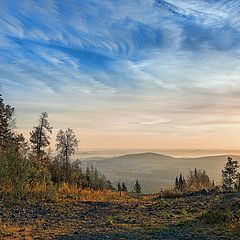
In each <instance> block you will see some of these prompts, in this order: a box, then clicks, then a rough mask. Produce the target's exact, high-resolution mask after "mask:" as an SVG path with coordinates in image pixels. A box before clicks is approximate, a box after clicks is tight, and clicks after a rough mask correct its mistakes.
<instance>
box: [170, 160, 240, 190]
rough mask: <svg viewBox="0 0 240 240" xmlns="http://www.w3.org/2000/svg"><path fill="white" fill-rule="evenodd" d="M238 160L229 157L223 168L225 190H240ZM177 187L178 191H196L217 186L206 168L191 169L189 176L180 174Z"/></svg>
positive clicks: (223, 188)
mask: <svg viewBox="0 0 240 240" xmlns="http://www.w3.org/2000/svg"><path fill="white" fill-rule="evenodd" d="M238 168H239V165H238V161H236V160H233V159H232V158H231V157H228V160H227V162H226V164H225V166H224V169H223V170H222V185H221V188H222V190H223V191H224V192H234V191H240V173H239V172H238ZM174 187H175V189H176V190H177V191H181V192H183V191H194V190H201V189H204V188H205V189H210V188H213V187H215V182H214V180H213V181H211V180H210V178H209V176H208V175H207V173H206V171H205V170H201V169H197V168H195V169H194V170H190V171H189V174H188V176H187V178H186V179H185V177H184V176H183V175H182V174H180V175H179V176H177V177H176V179H175V185H174Z"/></svg>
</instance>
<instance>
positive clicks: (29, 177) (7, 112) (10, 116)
mask: <svg viewBox="0 0 240 240" xmlns="http://www.w3.org/2000/svg"><path fill="white" fill-rule="evenodd" d="M14 111H15V109H14V108H13V107H11V106H10V105H8V104H5V103H4V101H3V98H2V96H1V95H0V193H1V195H2V196H3V197H4V195H9V194H12V195H13V196H14V197H20V198H22V197H26V195H27V194H29V193H31V190H32V189H34V187H36V186H43V190H44V191H45V192H48V191H49V190H51V191H53V187H54V186H60V185H61V184H62V183H68V184H70V185H77V186H78V187H81V188H90V189H94V190H103V189H109V190H114V187H113V186H112V184H111V182H110V180H108V179H106V177H105V176H104V175H103V174H101V173H100V172H99V171H98V170H97V169H96V168H93V167H90V168H89V167H88V168H87V169H86V171H85V172H84V171H83V170H82V168H81V164H80V162H79V161H72V157H73V155H74V153H75V152H76V150H77V149H78V144H79V141H78V140H77V138H76V135H75V133H74V131H73V130H72V129H71V128H67V129H66V130H62V129H60V130H59V131H58V133H57V136H56V155H55V156H53V154H52V153H51V151H50V148H49V146H50V139H51V134H52V129H53V128H52V126H51V125H50V123H49V121H48V114H47V113H46V112H43V113H41V114H40V116H39V119H38V123H37V125H36V126H34V127H33V130H32V131H31V132H30V138H29V142H28V141H27V140H26V139H25V138H24V136H23V134H18V133H16V132H15V118H14Z"/></svg>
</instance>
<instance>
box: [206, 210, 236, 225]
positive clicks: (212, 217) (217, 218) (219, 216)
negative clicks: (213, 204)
mask: <svg viewBox="0 0 240 240" xmlns="http://www.w3.org/2000/svg"><path fill="white" fill-rule="evenodd" d="M201 218H202V219H203V220H204V221H205V222H206V223H208V224H227V223H230V222H231V221H232V220H233V218H234V215H233V213H232V212H231V211H230V209H225V210H223V209H214V210H210V211H208V212H205V213H203V214H202V216H201Z"/></svg>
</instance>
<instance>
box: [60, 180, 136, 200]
mask: <svg viewBox="0 0 240 240" xmlns="http://www.w3.org/2000/svg"><path fill="white" fill-rule="evenodd" d="M58 191H59V193H60V194H62V195H67V196H71V197H72V198H73V199H74V200H80V201H83V202H86V201H89V202H108V201H121V200H126V201H131V200H133V199H134V198H133V197H131V196H130V195H128V194H126V193H123V192H121V194H120V193H119V192H113V191H111V190H93V189H81V188H78V187H77V186H74V185H69V184H67V183H63V184H62V186H61V187H60V188H59V189H58Z"/></svg>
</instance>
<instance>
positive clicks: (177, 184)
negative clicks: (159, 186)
mask: <svg viewBox="0 0 240 240" xmlns="http://www.w3.org/2000/svg"><path fill="white" fill-rule="evenodd" d="M175 189H177V190H180V189H179V181H178V177H176V179H175Z"/></svg>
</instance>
